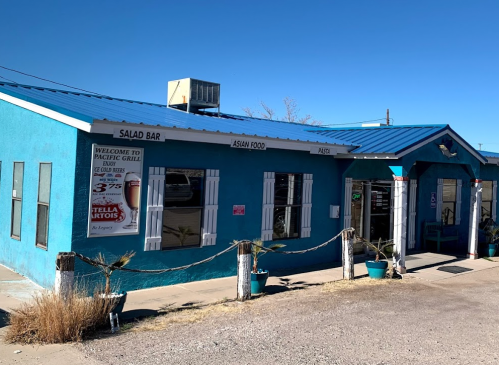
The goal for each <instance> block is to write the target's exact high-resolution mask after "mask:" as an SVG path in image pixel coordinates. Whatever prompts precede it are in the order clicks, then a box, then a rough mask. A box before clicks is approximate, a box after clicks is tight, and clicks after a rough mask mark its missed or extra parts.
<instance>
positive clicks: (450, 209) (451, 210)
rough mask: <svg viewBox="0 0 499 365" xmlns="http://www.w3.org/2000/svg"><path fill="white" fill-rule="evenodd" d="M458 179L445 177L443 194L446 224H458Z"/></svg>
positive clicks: (443, 216) (443, 220)
mask: <svg viewBox="0 0 499 365" xmlns="http://www.w3.org/2000/svg"><path fill="white" fill-rule="evenodd" d="M456 192H457V180H456V179H443V195H442V223H443V224H444V225H446V226H447V225H454V224H456V220H455V217H456V201H457V194H456Z"/></svg>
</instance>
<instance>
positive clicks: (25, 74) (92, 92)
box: [0, 65, 108, 97]
mask: <svg viewBox="0 0 499 365" xmlns="http://www.w3.org/2000/svg"><path fill="white" fill-rule="evenodd" d="M0 68H3V69H4V70H8V71H12V72H17V73H18V74H21V75H24V76H29V77H33V78H35V79H38V80H42V81H47V82H51V83H53V84H56V85H61V86H64V87H69V88H71V89H75V90H80V91H84V92H86V93H91V94H95V95H99V96H105V97H108V96H106V95H103V94H99V93H96V92H94V91H89V90H85V89H80V88H78V87H74V86H70V85H66V84H62V83H60V82H56V81H52V80H48V79H44V78H43V77H38V76H35V75H30V74H27V73H25V72H21V71H17V70H14V69H12V68H8V67H5V66H2V65H0ZM0 77H1V76H0ZM2 78H3V79H5V77H2ZM6 80H8V79H6ZM9 81H12V80H9ZM12 82H14V83H16V84H17V82H15V81H12Z"/></svg>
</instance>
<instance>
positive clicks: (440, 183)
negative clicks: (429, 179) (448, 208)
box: [436, 179, 444, 222]
mask: <svg viewBox="0 0 499 365" xmlns="http://www.w3.org/2000/svg"><path fill="white" fill-rule="evenodd" d="M443 200H444V179H437V209H436V213H437V216H436V221H437V222H441V221H442V204H443Z"/></svg>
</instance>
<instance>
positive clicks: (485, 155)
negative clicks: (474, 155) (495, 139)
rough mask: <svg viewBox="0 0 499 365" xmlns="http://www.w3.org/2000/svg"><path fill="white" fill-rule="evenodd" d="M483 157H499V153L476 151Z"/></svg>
mask: <svg viewBox="0 0 499 365" xmlns="http://www.w3.org/2000/svg"><path fill="white" fill-rule="evenodd" d="M478 152H479V153H480V154H481V155H482V156H484V157H492V158H499V153H497V152H490V151H478Z"/></svg>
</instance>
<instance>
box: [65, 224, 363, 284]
mask: <svg viewBox="0 0 499 365" xmlns="http://www.w3.org/2000/svg"><path fill="white" fill-rule="evenodd" d="M354 231H355V230H354V229H353V228H345V229H343V230H342V231H341V232H340V233H338V234H337V235H336V236H334V237H333V238H331V239H330V240H328V241H326V242H324V243H322V244H320V245H318V246H315V247H312V248H309V249H306V250H300V251H274V250H272V249H269V248H267V247H264V246H261V245H258V244H256V243H254V242H251V241H250V242H251V244H252V245H254V246H257V247H260V249H262V250H263V251H267V252H272V253H278V254H283V255H300V254H304V253H307V252H311V251H316V250H318V249H319V248H322V247H325V246H327V245H328V244H330V243H331V242H333V241H335V240H336V239H337V238H338V237H340V236H341V235H342V233H343V232H354ZM243 242H248V240H241V241H235V242H234V243H233V244H231V245H230V247H228V248H227V249H225V250H223V251H221V252H219V253H217V254H216V255H213V256H211V257H208V258H207V259H204V260H201V261H198V262H194V263H192V264H189V265H184V266H179V267H172V268H168V269H158V270H141V269H129V268H126V267H117V266H112V265H106V264H104V263H102V262H99V261H96V260H93V259H91V258H89V257H86V256H83V255H82V254H79V253H77V252H72V253H73V254H74V255H75V257H77V258H79V259H80V260H81V261H83V262H85V263H87V264H89V265H92V266H94V267H99V266H101V267H107V268H109V269H112V270H121V271H126V272H135V273H145V274H164V273H167V272H172V271H179V270H186V269H189V268H191V267H193V266H197V265H201V264H205V263H207V262H210V261H212V260H214V259H216V258H217V257H219V256H221V255H223V254H225V253H227V252H229V251H232V250H233V249H234V248H236V247H237V246H239V244H240V243H243ZM94 274H96V273H92V274H87V275H94Z"/></svg>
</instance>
